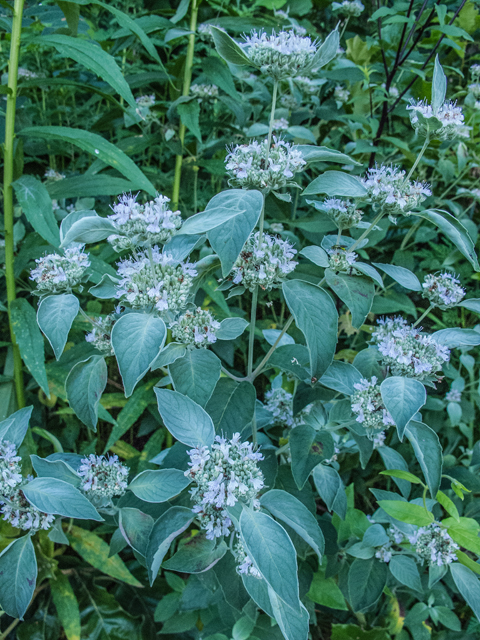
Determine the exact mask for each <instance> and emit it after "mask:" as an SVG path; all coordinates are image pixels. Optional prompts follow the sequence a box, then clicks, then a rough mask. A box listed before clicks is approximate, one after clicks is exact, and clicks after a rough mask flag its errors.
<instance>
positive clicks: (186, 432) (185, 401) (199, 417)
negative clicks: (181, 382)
mask: <svg viewBox="0 0 480 640" xmlns="http://www.w3.org/2000/svg"><path fill="white" fill-rule="evenodd" d="M154 391H155V394H156V396H157V403H158V410H159V412H160V415H161V416H162V420H163V422H164V423H165V426H166V427H167V429H168V430H169V431H170V433H171V434H172V436H173V437H174V438H176V439H177V440H179V441H180V442H183V444H186V445H188V446H190V447H201V446H204V445H206V446H209V445H211V444H212V443H213V440H214V438H215V429H214V427H213V422H212V419H211V418H210V416H209V415H208V413H207V412H206V411H205V410H204V409H202V407H201V406H200V405H199V404H197V403H196V402H194V401H193V400H191V399H190V398H187V397H186V396H183V395H182V394H181V393H178V392H177V391H170V390H169V389H159V388H158V387H155V389H154Z"/></svg>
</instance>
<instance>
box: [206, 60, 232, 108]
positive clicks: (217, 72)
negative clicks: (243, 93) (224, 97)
mask: <svg viewBox="0 0 480 640" xmlns="http://www.w3.org/2000/svg"><path fill="white" fill-rule="evenodd" d="M202 72H203V73H204V74H205V75H206V76H207V78H208V79H209V80H210V82H211V83H212V84H215V85H216V86H217V87H219V88H220V89H222V90H223V91H225V93H228V95H229V96H230V97H231V98H233V99H234V100H236V101H238V100H239V94H238V91H237V90H236V89H235V83H234V82H233V78H232V74H231V73H230V70H229V68H228V67H227V65H226V64H225V63H224V62H222V61H221V60H220V59H219V58H217V57H216V56H214V55H209V56H208V57H207V58H203V59H202Z"/></svg>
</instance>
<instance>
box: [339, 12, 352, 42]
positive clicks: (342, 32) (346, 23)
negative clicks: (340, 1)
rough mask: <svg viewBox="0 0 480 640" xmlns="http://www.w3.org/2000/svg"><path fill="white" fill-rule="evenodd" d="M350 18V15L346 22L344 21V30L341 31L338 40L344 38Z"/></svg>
mask: <svg viewBox="0 0 480 640" xmlns="http://www.w3.org/2000/svg"><path fill="white" fill-rule="evenodd" d="M349 20H350V16H348V18H347V19H346V20H345V22H344V23H343V27H342V31H341V33H340V36H339V38H338V40H339V41H340V40H341V39H342V36H343V34H344V33H345V29H346V28H347V25H348V22H349Z"/></svg>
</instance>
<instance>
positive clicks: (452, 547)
mask: <svg viewBox="0 0 480 640" xmlns="http://www.w3.org/2000/svg"><path fill="white" fill-rule="evenodd" d="M408 540H409V542H410V544H411V545H413V546H414V547H415V551H416V552H417V554H418V556H419V557H420V560H421V563H422V564H423V563H424V561H426V562H427V564H428V565H429V566H437V567H442V566H443V565H446V564H450V563H451V562H454V561H456V560H457V554H456V553H455V552H456V551H457V550H458V549H460V547H459V546H458V544H457V543H456V542H454V541H453V540H452V538H451V537H450V536H449V534H448V533H447V531H446V529H443V528H442V527H441V526H440V525H439V524H437V523H436V522H432V524H429V525H428V526H427V527H420V528H419V529H418V530H417V531H415V533H412V534H411V535H410V536H408Z"/></svg>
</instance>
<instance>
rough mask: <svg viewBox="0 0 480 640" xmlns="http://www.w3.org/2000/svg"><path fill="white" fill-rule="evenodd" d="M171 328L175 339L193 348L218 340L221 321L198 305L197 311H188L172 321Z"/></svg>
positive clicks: (205, 345)
mask: <svg viewBox="0 0 480 640" xmlns="http://www.w3.org/2000/svg"><path fill="white" fill-rule="evenodd" d="M170 328H171V330H172V337H173V338H174V339H175V340H178V341H179V342H181V343H182V344H186V345H187V346H188V347H190V348H192V349H193V348H194V347H207V346H208V345H209V344H213V343H214V342H216V341H217V336H216V335H215V334H216V332H217V331H218V329H220V322H218V321H217V320H215V318H214V317H213V315H212V314H211V313H210V311H205V310H204V309H201V308H200V307H198V308H197V309H196V310H195V311H186V312H185V313H184V314H183V315H182V316H180V318H178V320H176V321H175V322H172V323H171V325H170Z"/></svg>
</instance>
